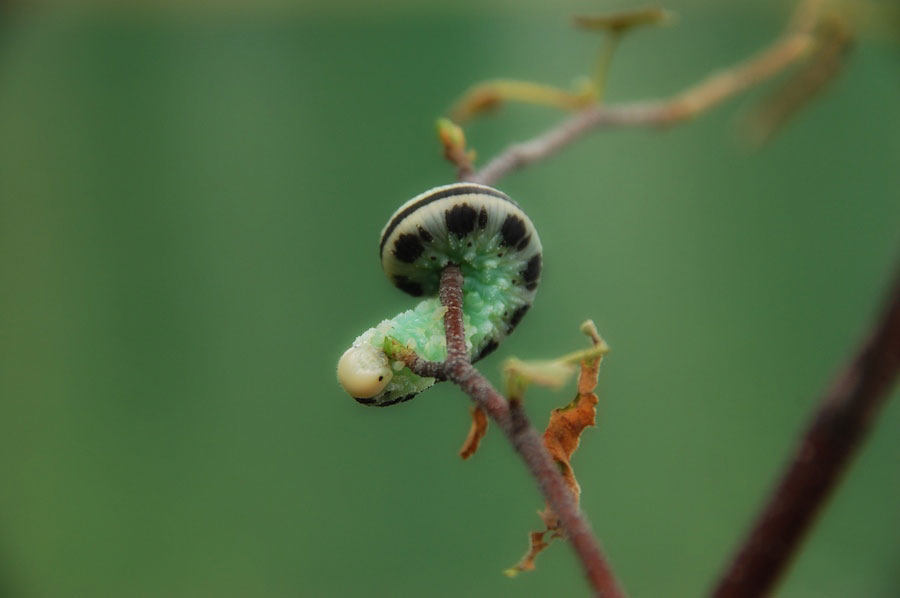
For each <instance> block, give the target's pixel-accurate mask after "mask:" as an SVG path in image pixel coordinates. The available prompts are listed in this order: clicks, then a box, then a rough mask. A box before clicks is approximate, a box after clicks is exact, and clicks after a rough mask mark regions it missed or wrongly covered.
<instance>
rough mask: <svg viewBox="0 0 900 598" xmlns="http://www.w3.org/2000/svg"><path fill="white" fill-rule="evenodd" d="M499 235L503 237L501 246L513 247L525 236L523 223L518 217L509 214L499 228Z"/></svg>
mask: <svg viewBox="0 0 900 598" xmlns="http://www.w3.org/2000/svg"><path fill="white" fill-rule="evenodd" d="M500 234H501V235H503V241H502V242H501V244H502V245H506V246H508V247H515V246H516V245H517V244H518V243H519V241H521V240H522V237H524V236H525V223H524V222H522V219H521V218H519V217H518V216H514V215H512V214H510V215H509V216H507V217H506V220H504V221H503V225H502V226H501V227H500Z"/></svg>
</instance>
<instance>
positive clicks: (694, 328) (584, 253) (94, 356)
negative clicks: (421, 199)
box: [0, 0, 900, 597]
mask: <svg viewBox="0 0 900 598" xmlns="http://www.w3.org/2000/svg"><path fill="white" fill-rule="evenodd" d="M628 6H634V5H629V4H625V3H620V4H616V5H610V4H607V3H603V2H600V3H597V2H585V1H579V2H575V1H572V0H566V1H564V2H558V3H552V5H545V4H544V3H541V2H537V0H534V1H529V2H524V3H513V2H508V1H507V2H474V0H472V1H467V2H461V3H460V2H450V1H449V0H448V1H446V2H441V3H429V4H427V5H424V4H418V3H412V2H388V3H379V4H377V5H376V4H374V3H372V4H368V3H357V2H340V3H336V4H326V3H325V2H321V3H305V4H298V5H286V4H278V3H274V4H273V3H267V4H265V5H252V4H249V3H247V4H244V3H239V2H232V3H230V4H229V5H227V6H226V7H222V6H216V5H213V4H212V3H202V2H195V3H189V4H184V5H180V6H176V5H175V4H172V5H171V6H170V7H169V8H158V7H155V8H154V7H151V6H150V5H149V4H145V5H140V6H138V7H132V8H131V9H124V8H122V7H121V6H116V5H112V4H107V5H103V4H95V5H92V6H90V7H87V8H85V7H82V8H80V9H74V8H72V7H71V6H68V7H62V6H61V5H60V6H51V5H43V6H42V7H41V8H38V9H34V10H24V9H21V10H18V11H7V12H5V13H2V23H0V140H2V141H0V475H2V477H0V480H2V486H0V594H2V595H4V596H39V597H44V596H205V595H221V596H298V595H299V596H548V595H566V596H569V595H584V594H586V586H585V584H584V583H583V581H582V578H581V575H580V572H579V569H578V567H577V565H576V564H575V561H574V559H573V557H572V554H571V552H570V550H569V548H568V547H567V546H565V545H562V544H560V545H558V546H553V547H552V548H551V549H550V550H548V551H547V552H546V553H545V554H544V555H543V556H542V557H541V559H540V560H539V562H538V570H537V571H536V572H534V573H530V574H527V575H523V576H521V577H519V578H518V579H515V580H509V579H507V578H505V577H503V576H502V575H501V573H500V572H501V570H502V569H504V568H505V567H507V566H509V565H511V564H512V563H514V562H515V561H516V560H517V559H518V558H519V557H520V556H521V554H522V553H523V552H524V550H525V548H526V540H527V538H526V532H527V531H528V530H530V529H532V528H534V527H536V526H537V524H538V518H537V516H536V515H535V511H536V509H538V508H540V507H541V501H540V497H539V496H538V494H537V491H536V490H535V488H534V486H533V483H532V481H531V479H529V478H528V477H527V476H526V474H525V472H524V470H523V468H522V467H521V465H520V463H519V462H518V460H517V458H516V457H515V455H514V454H513V453H512V451H511V450H510V448H509V447H508V446H507V445H506V443H505V441H503V440H502V438H501V437H500V435H499V434H498V433H497V431H496V430H492V431H490V432H489V434H488V437H487V438H486V440H485V442H484V444H483V446H482V448H481V450H480V451H479V453H478V454H477V455H476V457H475V458H474V459H472V460H471V461H470V462H465V463H463V462H461V461H460V459H459V458H458V457H457V455H456V451H457V449H458V447H459V445H460V443H461V442H462V440H463V438H464V436H465V433H466V430H467V427H468V404H467V399H466V398H465V397H463V396H462V395H461V394H460V393H459V392H458V391H456V390H454V389H453V388H450V387H439V388H435V389H433V390H430V391H429V392H427V393H426V394H424V395H422V396H420V397H419V398H417V399H416V400H415V401H412V402H411V403H406V404H403V405H400V406H397V407H394V408H391V409H373V408H365V407H362V406H360V405H357V404H356V403H354V402H353V401H352V400H350V399H349V398H348V397H347V396H346V395H344V394H343V392H342V391H341V390H340V388H339V387H338V386H337V384H336V382H335V376H334V367H335V363H336V360H337V357H338V356H339V355H340V353H341V352H342V351H343V350H344V348H345V347H346V346H347V345H348V344H349V343H350V342H351V341H352V340H353V338H354V337H355V336H356V335H357V334H359V333H360V332H361V331H362V330H364V329H365V328H367V327H369V326H371V325H372V324H374V323H375V322H377V321H379V320H380V319H382V318H385V317H389V316H391V315H393V314H394V313H396V312H398V311H400V310H402V309H406V308H408V307H409V306H410V305H411V300H410V298H409V297H407V296H405V295H402V294H401V293H399V292H398V291H397V290H396V289H394V288H393V287H391V286H390V285H389V284H388V282H387V281H386V280H385V279H384V277H383V274H382V272H381V270H380V267H379V263H378V259H377V251H376V249H377V240H378V233H379V231H380V229H381V227H382V226H383V224H384V222H385V221H386V219H387V218H388V216H389V215H390V214H391V212H392V211H393V210H394V209H395V208H396V207H397V206H398V205H399V204H400V203H402V202H403V201H405V200H406V199H408V198H409V197H411V196H413V195H414V194H417V193H419V192H421V191H422V190H424V189H426V188H428V187H429V186H433V185H437V184H441V183H445V182H448V181H449V180H451V179H452V176H453V173H452V170H451V169H450V168H449V167H448V165H446V164H445V163H444V162H443V161H442V160H441V158H440V156H439V150H438V147H437V143H436V141H435V139H434V134H433V123H434V118H435V117H436V116H438V115H439V114H440V113H441V112H442V111H444V110H445V109H446V108H447V106H448V105H449V104H450V102H451V101H452V99H453V98H454V97H456V96H457V95H458V94H459V93H460V92H461V91H462V90H463V89H465V88H466V87H467V86H468V85H469V84H471V83H473V82H475V81H477V80H480V79H483V78H488V77H493V76H498V75H502V76H507V77H519V78H527V79H534V80H540V81H545V82H549V83H555V84H560V85H567V84H568V83H569V82H570V81H571V80H572V79H573V77H575V76H576V75H579V74H581V73H584V72H586V71H587V70H588V69H589V68H590V61H591V58H592V56H593V55H594V52H595V48H596V44H597V41H596V39H595V38H594V37H592V36H590V35H586V34H582V33H577V32H573V31H571V30H569V29H568V28H567V25H566V20H565V17H566V16H567V15H568V14H569V13H571V12H573V11H575V10H594V11H596V10H604V9H610V8H621V7H628ZM668 6H669V7H670V8H673V9H675V10H676V11H677V12H678V14H679V15H680V19H679V22H678V24H677V25H676V26H673V27H668V28H663V29H659V30H654V31H643V32H640V33H638V34H635V35H634V36H633V37H632V38H630V39H628V40H627V41H626V42H625V44H624V45H623V47H622V49H621V52H620V54H619V55H618V57H617V60H616V62H615V64H614V67H613V72H612V76H611V79H610V82H609V99H610V101H625V100H629V99H642V98H648V97H661V96H664V95H669V94H671V93H674V92H676V91H678V90H679V89H681V88H682V87H683V86H685V85H687V84H689V83H691V82H694V81H696V80H698V79H699V78H700V77H702V76H703V75H705V74H706V73H708V72H710V71H711V70H714V69H716V68H718V67H721V66H724V65H727V64H730V63H732V62H734V61H736V60H739V59H741V58H743V57H744V56H746V55H748V54H750V53H752V52H753V51H755V50H756V49H757V48H759V47H761V46H762V45H764V44H765V43H767V42H768V41H769V40H771V39H772V38H773V37H774V36H776V35H777V34H778V32H779V31H780V30H781V29H782V27H783V25H784V22H785V19H786V17H787V7H786V6H784V5H782V4H781V3H778V2H768V3H758V2H750V1H749V0H747V1H742V2H729V3H716V2H698V1H695V2H689V1H682V2H672V3H669V4H668ZM898 59H900V53H898V50H897V46H896V44H894V43H893V42H891V41H890V40H889V39H887V38H885V37H884V36H881V35H873V36H872V37H863V38H862V39H861V40H860V42H859V44H858V46H857V47H856V49H855V52H854V53H853V54H852V56H851V58H850V60H849V62H848V68H847V70H846V72H844V73H843V74H842V75H841V76H840V78H839V79H838V80H837V81H836V82H835V83H834V85H833V86H832V87H831V88H830V89H829V91H828V93H827V95H825V96H824V97H823V98H821V99H820V100H819V101H817V102H816V103H815V104H814V105H812V106H811V107H810V108H809V109H808V110H806V111H804V112H803V113H802V114H801V115H800V116H799V117H798V118H797V119H796V121H795V122H792V123H791V124H790V125H789V126H788V128H787V129H786V130H785V131H784V132H783V134H782V135H780V136H779V137H778V138H777V139H776V140H775V142H774V143H773V144H772V145H771V146H770V147H768V148H767V149H765V150H764V151H762V152H759V153H753V152H750V151H747V150H746V149H745V148H743V147H742V146H741V145H740V144H739V143H737V142H736V141H735V137H734V135H733V124H734V117H735V114H737V113H740V111H741V110H742V109H746V107H747V106H748V105H749V104H748V103H749V102H750V101H751V99H752V98H754V97H759V96H760V92H758V91H755V92H753V93H751V94H750V95H749V96H744V97H742V98H741V99H740V100H737V101H732V102H729V103H728V104H727V105H726V106H724V107H721V108H719V109H716V110H715V111H713V112H711V113H709V114H706V115H704V116H703V117H701V118H699V119H698V120H696V121H695V122H692V123H689V124H685V125H681V126H678V127H675V128H673V129H671V130H669V131H665V132H657V131H647V130H620V131H610V132H604V133H602V134H597V135H595V136H593V137H591V138H590V139H587V140H585V141H584V142H582V143H580V144H578V145H576V146H574V147H572V148H570V149H568V150H567V151H566V152H565V153H564V154H562V155H560V156H558V157H556V158H554V159H553V160H551V161H548V162H546V163H544V164H542V165H540V166H537V167H534V168H532V169H530V170H528V171H526V172H522V173H520V174H516V175H514V176H510V177H508V178H507V179H505V180H504V181H502V183H501V184H500V185H499V186H500V187H501V188H502V189H504V190H505V191H507V192H509V193H510V194H511V195H512V196H513V197H515V198H517V199H518V200H519V201H520V202H521V204H522V205H523V207H524V208H525V209H526V210H527V211H528V213H529V215H530V216H531V218H532V219H533V220H534V222H535V224H536V225H537V227H538V229H539V230H540V233H541V238H542V241H543V244H544V247H545V271H544V279H543V284H542V286H541V290H540V292H539V294H538V299H537V303H536V304H535V307H534V309H533V310H532V311H531V313H529V315H528V317H527V318H526V319H525V320H524V321H523V325H522V326H521V327H520V328H519V329H518V331H517V332H516V334H515V335H514V336H512V337H511V338H510V339H509V340H507V342H506V343H505V344H504V345H503V347H501V350H500V351H498V352H497V353H496V354H495V355H494V356H492V357H491V358H489V359H487V360H486V361H485V362H484V363H483V368H482V369H483V370H484V371H485V372H486V373H488V374H489V376H490V377H492V378H493V379H494V380H497V379H498V376H497V373H498V370H499V364H500V363H501V361H502V359H503V358H504V357H506V356H510V355H517V356H519V357H522V358H535V357H550V356H554V355H557V354H561V353H563V352H567V351H569V350H573V349H575V348H578V347H580V346H583V344H584V342H585V341H584V339H583V338H582V337H581V336H580V334H579V333H578V324H579V323H580V322H581V321H582V320H584V319H585V318H588V317H591V318H594V319H595V320H596V322H597V325H598V327H599V328H600V330H601V332H602V333H603V334H604V336H605V337H606V338H607V339H608V341H609V343H610V344H611V345H612V347H613V353H612V355H611V356H610V357H609V358H608V360H607V361H606V362H605V363H604V366H603V369H602V371H601V379H600V389H601V413H600V418H599V420H600V421H599V427H598V428H597V429H594V430H590V431H589V432H588V434H587V436H586V439H585V441H584V442H583V443H582V447H581V449H580V451H579V452H578V453H577V454H576V457H575V459H574V465H575V468H576V471H577V474H578V477H579V480H580V481H581V484H582V487H583V492H584V494H583V505H584V508H585V510H586V511H587V513H588V514H589V516H590V518H591V520H592V522H593V525H594V527H595V529H596V531H597V533H598V535H599V536H600V537H601V539H602V542H603V544H604V546H605V548H606V550H607V552H608V554H609V557H610V559H611V561H612V563H613V565H614V566H615V568H616V570H617V572H618V573H619V575H620V576H621V579H622V580H623V582H624V584H625V585H626V587H627V588H628V590H629V591H630V593H632V594H633V595H635V596H652V597H656V596H676V597H678V596H697V595H700V594H701V593H703V592H704V591H706V590H707V588H708V587H709V585H710V583H711V581H712V579H713V578H714V575H715V574H717V573H718V571H719V570H720V569H721V567H722V565H723V563H724V562H725V561H726V559H727V557H728V555H729V554H730V553H731V551H732V550H733V549H734V548H735V546H736V543H737V541H738V539H739V537H740V536H741V535H742V534H743V532H744V530H745V529H746V526H747V524H748V522H749V520H750V518H751V516H752V514H753V513H754V512H755V510H756V508H757V506H758V505H759V503H760V501H761V500H762V498H763V496H764V495H765V493H766V492H767V490H768V488H769V486H770V485H771V483H772V482H773V477H774V474H775V472H776V470H777V469H778V468H780V466H781V464H782V462H783V459H784V458H785V455H786V453H787V451H788V450H789V449H790V448H791V445H792V438H793V437H794V435H795V434H796V432H797V431H798V430H799V429H800V428H801V427H802V426H803V425H804V422H805V420H806V417H807V414H808V413H809V411H810V409H811V407H812V406H813V405H814V403H815V402H816V398H817V395H818V394H819V392H820V391H821V390H822V389H823V388H824V387H825V386H826V384H827V383H828V381H829V378H830V376H831V375H832V373H833V372H834V369H835V368H836V367H837V366H838V364H839V363H841V361H842V360H843V359H844V358H845V356H846V355H847V353H848V348H849V347H850V346H851V345H852V344H854V343H855V342H856V341H857V339H858V338H859V337H860V336H861V335H862V334H863V332H864V331H865V329H866V326H867V322H868V321H869V320H870V316H871V314H872V312H873V310H874V309H875V308H876V306H877V304H878V299H879V297H880V294H881V293H882V291H883V290H884V288H885V287H886V285H887V284H888V281H889V274H888V273H889V271H890V269H891V267H892V265H893V264H894V263H896V259H897V258H898V250H900V226H898V223H900V168H898V166H900V112H898V106H900V78H898V77H897V74H898V69H897V67H898ZM559 118H560V116H559V115H558V114H555V113H553V112H552V111H549V110H546V109H541V108H534V107H510V108H508V109H505V110H504V111H502V113H500V114H499V115H497V116H496V117H492V118H490V119H486V120H483V121H479V122H477V123H475V124H474V125H473V126H471V127H469V137H470V141H471V143H472V144H473V145H474V146H475V147H476V148H477V149H478V151H479V154H480V156H482V157H483V158H486V157H488V156H491V155H493V154H494V153H495V152H497V151H498V150H500V149H501V148H502V147H504V146H505V145H506V144H507V143H508V142H511V141H514V140H520V139H524V138H526V137H528V136H530V135H532V134H534V133H536V132H538V131H540V130H542V129H543V128H545V127H547V126H549V125H550V124H551V123H553V122H556V121H557V120H558V119H559ZM571 392H572V391H571V389H567V390H566V391H565V392H562V393H553V392H549V391H540V390H536V391H534V392H531V393H530V394H529V397H528V409H529V411H530V412H531V414H532V416H533V417H534V419H535V423H536V425H539V426H543V425H544V423H545V421H546V415H547V413H548V412H549V409H550V408H551V407H553V406H557V405H560V404H562V403H564V402H566V401H567V400H568V399H569V397H570V395H571ZM898 398H900V397H898V396H897V393H896V392H894V400H893V402H892V403H889V404H888V407H887V408H886V410H885V412H884V414H883V417H882V418H881V419H880V420H879V421H878V423H877V425H876V426H875V429H874V432H873V434H872V437H871V438H870V439H869V441H868V442H867V443H866V445H865V446H864V449H863V451H862V453H861V455H860V458H859V459H858V460H857V462H856V464H855V467H854V468H853V469H852V471H851V472H850V474H849V476H848V477H847V479H846V481H845V484H844V485H843V486H842V487H841V488H840V490H839V491H838V493H837V494H836V496H835V497H834V500H833V501H832V502H831V503H830V505H829V506H828V508H827V510H826V511H825V513H824V517H823V518H822V520H821V523H820V525H819V526H818V527H817V528H816V530H815V532H814V534H813V535H812V537H811V538H810V541H809V543H808V545H807V546H806V549H805V550H804V551H803V553H802V555H801V556H800V558H799V559H798V561H797V562H796V563H795V566H794V568H793V570H792V571H791V572H790V575H789V577H788V578H787V580H786V583H785V584H784V585H783V586H782V589H781V591H780V595H782V596H790V597H814V596H816V597H818V596H851V595H853V596H898V595H900V568H898V566H900V536H898V534H897V531H898V530H900V475H898V474H900V469H898V464H900V439H898V435H897V432H896V431H897V429H898V426H900V404H898V401H897V400H896V399H898Z"/></svg>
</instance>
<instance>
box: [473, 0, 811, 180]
mask: <svg viewBox="0 0 900 598" xmlns="http://www.w3.org/2000/svg"><path fill="white" fill-rule="evenodd" d="M816 5H817V3H815V2H804V3H801V7H800V9H798V13H797V14H801V12H803V11H806V12H815V11H813V10H812V9H811V8H810V7H814V6H816ZM794 21H795V24H796V26H795V27H793V28H790V29H789V30H788V32H787V33H785V34H783V35H782V36H781V37H780V38H779V39H777V40H776V41H775V42H774V43H773V44H772V45H771V46H769V47H768V48H766V49H765V50H763V51H762V52H760V53H759V54H757V55H756V56H754V57H752V58H750V59H749V60H747V61H745V62H743V63H740V64H737V65H734V66H732V67H730V68H728V69H725V70H723V71H721V72H719V73H716V74H714V75H712V76H710V77H708V78H706V79H705V80H703V81H701V82H700V83H697V84H695V85H692V86H691V87H688V88H687V89H685V90H684V91H682V92H681V93H679V94H677V95H675V96H673V97H671V98H669V99H665V100H652V101H642V102H632V103H627V104H620V105H612V106H594V107H591V108H588V109H586V110H582V111H580V112H578V113H577V114H575V115H573V116H571V117H569V118H568V119H566V120H564V121H562V122H561V123H559V124H558V125H557V126H555V127H553V128H551V129H550V130H548V131H546V132H544V133H542V134H540V135H538V136H537V137H534V138H533V139H531V140H529V141H525V142H522V143H516V144H513V145H511V146H509V147H508V148H506V149H505V150H504V151H503V152H501V153H500V154H499V155H497V156H496V157H494V158H493V159H492V160H491V161H489V162H488V163H487V164H486V165H485V166H484V167H483V168H482V169H480V170H478V171H476V172H473V173H471V174H470V175H468V176H467V177H466V178H465V180H468V181H472V182H476V183H482V184H485V185H492V184H494V183H496V182H497V181H498V180H499V179H501V178H503V177H504V176H506V175H507V174H509V173H511V172H513V171H515V170H519V169H521V168H524V167H526V166H528V165H530V164H533V163H535V162H538V161H541V160H544V159H546V158H548V157H550V156H552V155H553V154H555V153H556V152H558V151H559V150H561V149H563V148H564V147H566V146H568V145H570V144H571V143H573V142H575V141H576V140H578V139H579V138H581V137H582V136H583V135H585V134H587V133H589V132H591V131H594V130H596V129H601V128H613V127H629V126H630V127H641V126H643V127H664V126H668V125H673V124H676V123H678V122H682V121H685V120H688V119H690V118H693V117H694V116H697V115H698V114H700V113H702V112H705V111H707V110H709V109H711V108H713V107H715V106H717V105H718V104H720V103H722V102H724V101H725V100H727V99H728V98H731V97H733V96H735V95H737V94H738V93H740V92H742V91H745V90H746V89H749V88H750V87H753V86H754V85H757V84H759V83H761V82H762V81H765V80H766V79H769V78H770V77H772V76H774V75H776V74H778V73H780V72H781V71H783V70H784V69H786V68H787V67H788V66H790V65H792V64H794V63H796V62H797V61H798V60H800V59H801V58H803V57H804V56H806V54H807V53H808V52H809V50H810V48H811V46H812V45H813V37H812V35H811V28H812V27H814V26H815V23H816V22H817V20H816V19H815V18H809V17H805V18H803V19H799V18H795V19H794Z"/></svg>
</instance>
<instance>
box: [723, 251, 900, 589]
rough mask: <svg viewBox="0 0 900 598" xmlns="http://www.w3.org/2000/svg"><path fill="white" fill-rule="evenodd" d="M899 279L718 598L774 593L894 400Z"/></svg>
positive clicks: (899, 348) (899, 364) (899, 346)
mask: <svg viewBox="0 0 900 598" xmlns="http://www.w3.org/2000/svg"><path fill="white" fill-rule="evenodd" d="M895 276H896V278H895V280H894V283H893V287H892V289H891V290H890V292H889V294H888V296H887V301H886V305H885V308H884V311H883V312H882V314H881V316H880V318H879V319H878V320H877V321H876V323H875V326H874V328H873V331H872V333H871V334H870V336H869V337H868V338H867V339H866V340H865V341H864V342H863V344H862V345H861V346H860V348H859V349H858V350H857V352H856V354H855V355H854V356H853V358H852V359H851V360H850V361H849V363H848V364H847V365H846V366H845V368H844V370H843V372H841V374H840V375H839V376H838V377H837V379H836V380H835V381H834V383H833V384H832V386H831V388H829V389H828V390H827V391H826V393H825V396H824V397H823V399H822V401H821V403H820V404H819V407H818V408H817V410H816V412H815V414H814V415H813V417H812V420H811V421H810V423H809V426H808V428H807V430H806V433H805V434H804V436H803V439H802V440H801V442H800V444H799V445H798V446H797V448H796V449H795V451H794V455H793V456H792V457H791V459H790V461H789V463H788V464H787V467H786V468H785V470H784V472H783V474H782V477H781V481H780V482H779V483H778V486H777V487H776V488H775V489H774V491H773V493H772V495H771V497H770V498H769V500H768V503H767V504H766V506H765V508H763V510H762V512H761V513H760V514H759V517H758V519H757V520H756V524H755V525H754V527H753V529H752V531H751V532H750V534H749V535H748V536H747V538H746V539H745V540H744V542H743V544H742V547H741V548H740V549H739V551H738V552H737V554H736V555H735V557H734V560H733V561H732V562H731V564H729V565H728V567H727V569H726V571H725V573H724V574H723V575H722V577H721V579H720V581H719V582H718V585H717V586H716V588H715V590H714V592H713V596H715V597H716V598H726V597H727V598H734V597H740V596H748V597H749V596H766V595H768V594H769V592H771V590H772V589H773V588H774V586H775V584H776V582H777V581H778V579H779V577H780V576H781V575H782V574H783V573H784V571H785V570H786V569H787V567H788V565H789V564H790V561H791V557H792V556H793V555H794V553H795V552H796V551H797V549H798V547H799V545H800V543H801V542H802V541H803V538H804V536H805V534H806V532H807V531H808V530H809V528H810V527H811V526H812V524H813V523H814V522H815V518H816V515H817V513H818V512H819V510H820V509H821V508H822V505H823V504H824V503H825V501H826V499H827V498H828V496H829V494H830V492H831V491H832V490H833V489H834V487H835V486H836V485H837V483H838V482H839V481H840V478H841V474H842V473H843V472H844V470H845V469H846V467H847V465H848V463H849V461H850V458H851V457H852V456H853V454H854V453H855V451H856V450H857V449H858V448H859V445H860V443H861V442H862V440H863V438H864V437H865V434H866V432H867V431H868V429H869V426H870V424H871V423H872V421H873V420H874V418H875V416H876V415H877V414H878V410H879V408H880V407H881V406H882V405H883V404H884V402H885V400H886V399H887V398H888V395H889V391H890V389H891V386H892V384H893V383H894V381H895V380H896V378H897V376H898V372H900V269H898V271H897V273H896V275H895Z"/></svg>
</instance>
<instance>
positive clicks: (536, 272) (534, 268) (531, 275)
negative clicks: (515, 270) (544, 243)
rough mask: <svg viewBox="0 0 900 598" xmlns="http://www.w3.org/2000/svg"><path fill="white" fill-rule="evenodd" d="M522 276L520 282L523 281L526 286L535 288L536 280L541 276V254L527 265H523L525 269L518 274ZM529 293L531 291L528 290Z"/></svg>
mask: <svg viewBox="0 0 900 598" xmlns="http://www.w3.org/2000/svg"><path fill="white" fill-rule="evenodd" d="M519 274H521V275H522V280H523V281H525V283H526V284H534V285H535V286H537V279H538V278H540V276H541V254H537V255H535V256H534V257H532V258H531V259H530V260H528V263H527V264H525V269H524V270H522V271H521V272H519ZM528 290H529V291H530V290H532V289H528Z"/></svg>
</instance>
